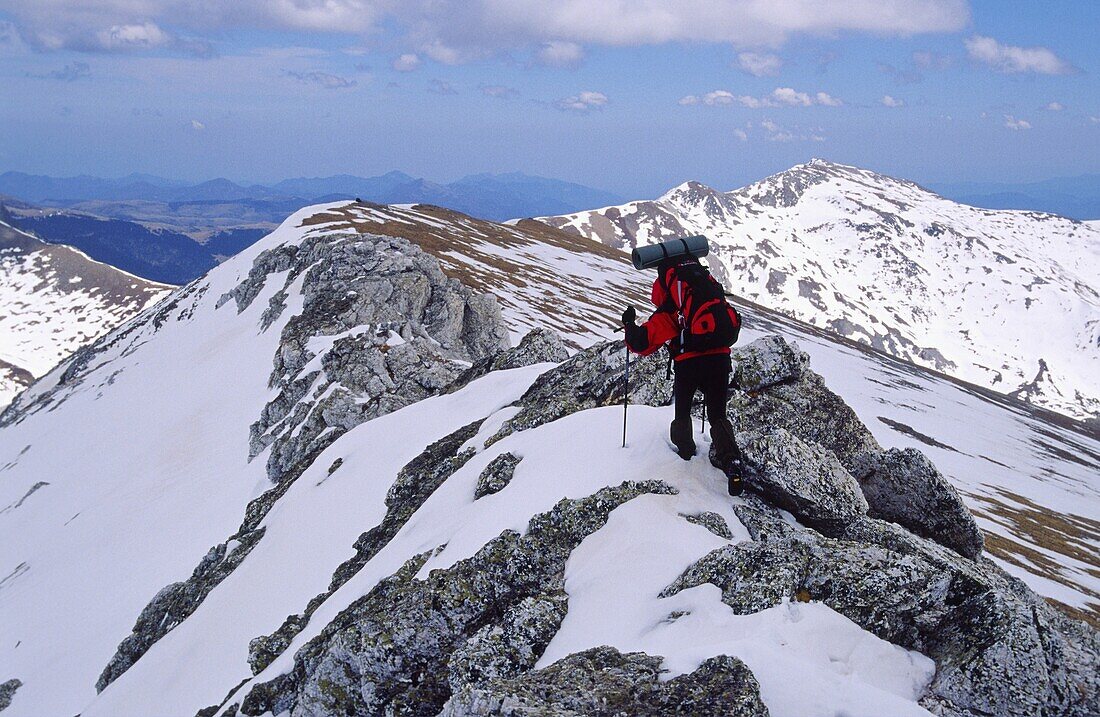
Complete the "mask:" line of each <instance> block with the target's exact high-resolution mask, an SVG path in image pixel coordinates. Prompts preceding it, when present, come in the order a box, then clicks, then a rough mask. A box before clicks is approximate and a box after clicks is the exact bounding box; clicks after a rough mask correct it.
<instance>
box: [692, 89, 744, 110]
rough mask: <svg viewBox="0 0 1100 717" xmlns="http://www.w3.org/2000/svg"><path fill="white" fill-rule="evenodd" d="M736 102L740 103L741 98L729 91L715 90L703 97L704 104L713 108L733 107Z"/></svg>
mask: <svg viewBox="0 0 1100 717" xmlns="http://www.w3.org/2000/svg"><path fill="white" fill-rule="evenodd" d="M750 99H751V98H750ZM736 101H739V98H738V97H736V96H735V95H734V94H733V93H732V92H730V91H729V90H714V91H712V92H708V93H706V94H705V95H703V104H705V105H710V106H712V107H713V106H715V105H732V104H733V103H734V102H736Z"/></svg>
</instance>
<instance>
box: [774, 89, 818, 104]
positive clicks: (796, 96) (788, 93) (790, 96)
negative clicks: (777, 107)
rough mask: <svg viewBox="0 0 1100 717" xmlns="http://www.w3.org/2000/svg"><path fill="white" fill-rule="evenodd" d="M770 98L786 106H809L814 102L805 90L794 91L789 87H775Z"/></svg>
mask: <svg viewBox="0 0 1100 717" xmlns="http://www.w3.org/2000/svg"><path fill="white" fill-rule="evenodd" d="M772 99H773V100H775V101H776V102H778V103H779V104H781V105H787V106H788V107H809V106H810V105H812V104H813V103H814V101H813V100H812V99H810V96H809V95H808V94H806V93H805V92H796V91H795V90H793V89H791V88H790V87H776V88H775V89H774V90H772Z"/></svg>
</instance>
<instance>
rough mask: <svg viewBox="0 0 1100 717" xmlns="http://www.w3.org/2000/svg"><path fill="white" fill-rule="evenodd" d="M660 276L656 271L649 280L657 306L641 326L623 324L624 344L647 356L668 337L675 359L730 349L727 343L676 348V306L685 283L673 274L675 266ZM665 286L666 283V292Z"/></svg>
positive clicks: (678, 343) (725, 352) (721, 352)
mask: <svg viewBox="0 0 1100 717" xmlns="http://www.w3.org/2000/svg"><path fill="white" fill-rule="evenodd" d="M663 278H664V281H662V280H661V279H662V276H661V273H660V271H658V274H657V278H656V279H654V280H653V290H652V292H651V293H650V301H652V302H653V305H654V306H656V307H657V310H656V311H654V312H653V314H652V315H651V316H650V317H649V318H648V319H647V320H646V322H645V323H644V324H642V325H641V326H638V325H636V324H633V323H631V324H627V325H626V326H625V327H624V329H625V332H626V346H627V348H629V349H630V350H631V351H633V352H634V353H636V354H639V355H641V356H648V355H649V354H651V353H653V352H654V351H656V350H657V349H659V348H661V347H662V346H664V345H665V344H666V343H669V342H670V341H671V342H672V344H671V346H670V347H669V351H670V352H671V353H672V356H673V359H674V360H676V361H683V360H684V359H690V358H695V357H696V356H709V355H711V354H728V353H729V352H730V349H729V347H728V346H719V347H718V348H713V349H708V350H706V351H687V352H681V351H680V348H679V346H680V332H681V331H682V330H683V327H682V326H681V325H680V322H681V319H680V306H681V305H682V302H683V297H684V293H685V291H686V284H684V283H683V282H681V281H680V280H679V279H678V278H677V277H676V267H675V266H672V267H669V268H668V269H666V270H665V272H664V277H663ZM665 286H668V291H667V292H666V291H665Z"/></svg>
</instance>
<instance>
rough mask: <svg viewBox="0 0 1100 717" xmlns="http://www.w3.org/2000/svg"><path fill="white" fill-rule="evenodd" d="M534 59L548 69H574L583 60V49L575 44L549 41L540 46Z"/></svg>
mask: <svg viewBox="0 0 1100 717" xmlns="http://www.w3.org/2000/svg"><path fill="white" fill-rule="evenodd" d="M535 57H536V58H537V59H538V61H539V62H540V63H541V64H543V65H549V66H550V67H576V66H577V65H579V64H580V63H581V60H583V59H584V48H583V47H581V46H580V45H578V44H577V43H575V42H565V41H563V40H551V41H550V42H544V43H543V44H542V47H540V48H539V51H538V52H537V53H535Z"/></svg>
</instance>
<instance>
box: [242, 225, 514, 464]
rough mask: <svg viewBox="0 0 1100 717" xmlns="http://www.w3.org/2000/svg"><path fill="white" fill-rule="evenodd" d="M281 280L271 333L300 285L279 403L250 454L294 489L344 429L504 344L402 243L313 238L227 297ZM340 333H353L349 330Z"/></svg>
mask: <svg viewBox="0 0 1100 717" xmlns="http://www.w3.org/2000/svg"><path fill="white" fill-rule="evenodd" d="M275 274H279V275H280V276H281V277H284V278H282V281H283V282H284V288H283V289H282V290H281V291H280V292H278V293H276V294H275V297H273V299H272V300H271V302H269V304H270V305H269V307H268V309H267V311H266V312H265V314H264V318H263V322H264V323H265V325H269V324H270V323H271V322H273V321H274V320H275V318H277V317H278V316H279V315H280V314H281V313H282V312H283V311H284V310H285V293H286V291H287V290H288V289H290V288H291V287H293V286H294V285H295V284H297V283H298V282H301V284H300V289H298V291H299V292H300V293H301V295H302V309H301V312H300V313H299V314H297V315H295V316H293V317H292V318H291V319H290V320H289V321H287V323H286V326H285V327H284V328H283V331H282V335H281V337H280V342H279V351H278V353H277V354H276V356H275V362H274V363H275V366H274V369H273V371H272V373H271V378H270V384H271V386H272V388H275V389H277V390H278V394H277V395H276V397H275V398H273V399H272V400H271V401H270V402H269V403H268V405H267V406H266V407H265V408H264V410H263V413H262V415H261V416H260V418H259V420H258V421H256V423H255V424H253V426H252V433H251V440H250V454H251V455H252V456H256V455H259V454H260V453H261V452H262V451H263V450H264V449H265V448H267V447H268V446H270V447H271V448H270V454H269V456H268V459H267V469H268V475H269V476H270V478H271V479H272V480H273V481H276V482H283V481H287V480H294V478H296V477H297V474H299V473H300V472H301V471H302V470H304V465H303V464H305V465H308V463H309V461H310V460H311V458H312V457H313V456H315V455H316V454H317V453H318V452H320V450H323V449H324V448H325V447H326V446H328V445H329V444H331V443H332V442H333V441H335V440H336V439H337V438H338V437H339V436H340V435H342V434H343V433H345V432H346V431H347V430H348V429H350V428H352V427H354V426H356V425H358V424H360V423H362V422H364V421H367V420H370V419H371V418H375V417H377V416H380V415H383V414H385V413H389V412H391V411H394V410H396V409H398V408H401V407H402V406H406V405H409V404H411V403H415V402H416V401H419V400H422V399H424V398H426V397H428V396H430V395H432V394H434V393H437V392H439V391H441V390H443V389H445V388H446V387H447V386H448V385H450V384H451V383H452V382H454V380H455V379H456V378H457V377H458V376H459V375H460V374H461V373H462V372H463V371H464V370H465V369H466V365H468V364H469V363H471V362H474V361H479V360H486V359H490V358H491V357H492V356H493V355H494V354H496V353H498V352H499V351H500V350H501V349H503V348H506V347H507V344H508V339H507V336H508V332H507V329H506V327H505V325H504V323H503V321H502V320H501V317H500V308H499V306H498V305H497V304H496V301H495V299H493V297H491V296H490V295H488V294H475V293H474V292H473V291H471V290H470V289H469V288H467V287H466V286H464V285H463V284H462V283H461V282H459V281H457V280H456V279H451V278H448V277H447V276H446V275H444V274H443V271H442V270H441V269H440V268H439V262H438V261H436V259H434V258H433V257H431V256H430V255H428V254H426V253H425V252H424V251H423V250H421V249H420V247H418V246H416V245H415V244H413V243H412V242H409V241H407V240H405V239H400V238H394V237H383V236H359V235H343V234H333V233H322V234H318V235H315V236H310V237H307V238H306V239H304V240H303V241H302V242H301V244H284V245H280V246H278V247H276V248H274V249H270V250H268V251H266V252H264V253H263V254H261V255H260V256H258V257H257V258H256V260H255V262H254V265H253V268H252V270H251V273H250V274H249V277H248V279H246V280H245V281H244V282H242V283H241V284H240V285H239V286H237V287H236V288H235V289H234V290H233V291H232V292H230V294H227V295H226V297H230V296H231V297H232V298H233V299H234V300H236V302H237V307H238V311H240V310H243V309H244V308H246V307H247V306H248V305H249V304H250V303H251V302H252V301H253V300H254V299H255V297H256V296H257V295H258V294H259V291H260V288H261V287H262V286H263V285H264V284H265V283H266V282H267V281H269V280H271V278H270V277H272V276H273V275H275ZM349 327H353V328H350V329H349Z"/></svg>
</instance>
